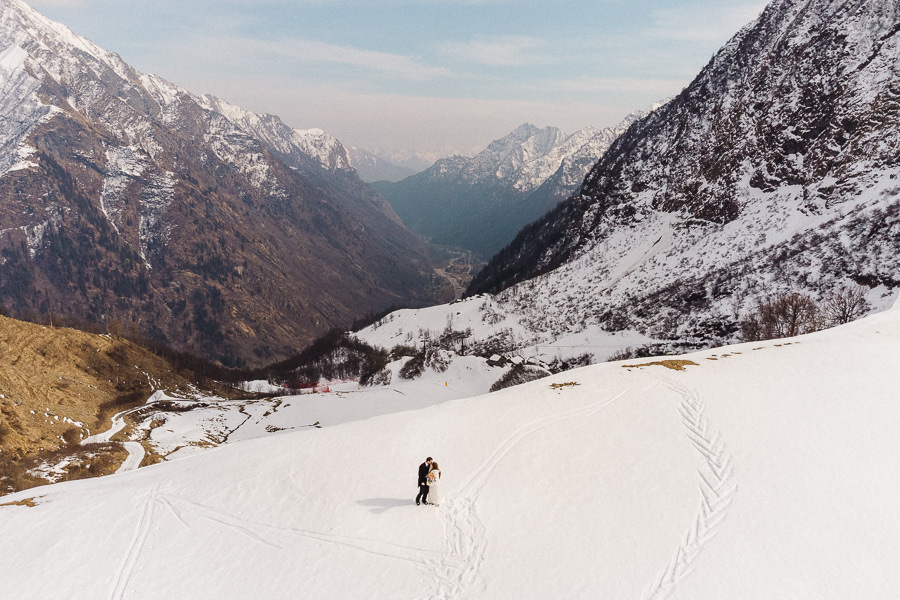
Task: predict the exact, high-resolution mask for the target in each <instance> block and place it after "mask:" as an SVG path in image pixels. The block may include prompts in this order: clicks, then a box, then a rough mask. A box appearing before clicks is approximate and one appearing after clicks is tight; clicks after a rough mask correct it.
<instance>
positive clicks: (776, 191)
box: [470, 0, 900, 343]
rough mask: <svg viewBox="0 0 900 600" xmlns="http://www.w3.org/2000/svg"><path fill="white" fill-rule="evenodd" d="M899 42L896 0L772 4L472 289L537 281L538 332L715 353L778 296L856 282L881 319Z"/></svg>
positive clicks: (526, 288) (894, 262)
mask: <svg viewBox="0 0 900 600" xmlns="http://www.w3.org/2000/svg"><path fill="white" fill-rule="evenodd" d="M898 32H900V7H898V4H897V3H896V2H869V1H867V0H854V1H851V2H843V1H837V0H835V1H827V2H806V1H803V0H776V1H774V2H772V3H771V4H770V5H769V6H768V7H767V8H766V9H765V11H764V12H763V13H762V15H761V16H760V17H759V19H757V20H756V21H754V22H753V23H751V24H749V25H748V26H747V27H745V28H744V29H742V30H741V31H740V32H739V33H738V34H737V35H735V37H734V38H733V39H732V40H731V41H730V42H729V43H728V44H726V45H725V47H723V48H722V49H721V50H720V52H719V53H717V55H716V56H715V57H714V58H713V59H712V60H711V61H710V63H709V64H708V65H707V66H706V68H704V69H703V71H702V72H701V73H700V74H699V75H698V76H697V78H696V79H695V80H694V81H693V82H692V83H691V85H690V86H688V87H687V88H686V89H685V90H684V92H683V93H682V94H680V95H679V96H678V97H676V98H675V99H673V100H671V101H670V102H669V103H667V104H666V105H665V106H663V107H661V108H659V109H658V110H656V111H654V112H653V113H651V114H650V115H648V116H647V117H645V118H643V119H641V120H640V121H638V122H636V123H635V124H634V125H633V126H632V127H630V128H629V129H628V131H627V132H626V133H625V134H623V135H622V136H621V137H619V138H618V140H617V141H616V142H615V143H614V144H613V145H612V147H611V148H610V149H609V150H608V151H607V152H606V153H605V154H604V155H603V158H602V159H601V160H600V161H599V162H598V163H597V165H595V167H594V168H593V169H592V170H591V172H590V173H589V175H588V176H587V177H586V179H585V181H584V185H583V187H582V189H581V192H580V194H579V195H576V196H573V197H572V198H570V199H569V200H567V201H565V202H563V203H561V204H560V205H559V206H558V207H557V208H555V209H554V210H553V211H552V212H551V213H549V214H547V215H546V216H545V217H543V218H542V219H540V220H538V221H536V222H535V223H534V224H532V225H530V226H529V227H528V228H526V229H524V230H523V231H522V232H521V234H520V235H519V236H518V237H517V238H516V239H515V240H514V241H513V242H512V243H511V244H510V245H509V246H507V247H506V248H504V249H503V250H501V251H500V252H498V253H497V255H496V256H495V257H494V258H493V259H492V260H491V262H490V263H489V264H488V266H487V267H486V268H485V270H484V271H482V272H481V273H479V274H478V275H476V277H475V279H474V281H473V284H472V286H471V287H470V293H481V292H491V293H496V292H498V291H500V290H504V289H507V288H510V286H512V285H514V284H516V283H518V282H522V281H526V280H528V281H527V282H526V283H524V284H522V287H521V289H519V290H517V291H515V292H513V291H512V290H507V291H509V292H510V293H511V294H515V295H516V296H518V297H519V298H521V299H522V301H523V303H525V304H528V307H527V309H526V310H527V311H528V312H530V313H531V314H532V315H534V317H535V318H536V319H537V318H547V320H549V321H551V322H552V321H554V320H556V321H558V320H559V318H560V317H561V316H563V315H565V316H569V315H573V314H574V315H576V316H575V318H576V319H578V320H579V321H580V322H581V325H580V326H581V327H586V326H589V325H599V326H602V327H605V328H607V329H610V330H618V329H621V328H631V329H638V330H640V331H642V332H644V333H645V334H647V335H650V336H653V337H663V338H670V339H685V338H694V339H697V340H701V341H705V342H707V343H710V342H711V341H712V340H715V339H729V338H731V339H733V337H732V336H734V334H735V333H736V330H737V328H738V323H739V322H740V320H741V319H742V318H744V317H745V316H746V315H747V314H748V313H749V312H750V311H752V310H754V309H755V307H756V304H757V302H758V301H760V300H767V299H770V298H771V297H772V296H774V295H776V294H782V293H788V292H801V293H805V294H808V295H810V296H812V297H814V298H816V299H820V298H822V297H823V296H824V295H825V294H828V293H830V292H831V291H833V290H835V289H838V288H840V287H842V286H845V285H853V284H859V285H862V286H865V287H867V288H868V289H869V295H870V302H871V303H872V304H873V306H876V307H884V306H885V303H886V301H887V299H888V298H890V297H891V293H890V292H891V291H893V290H896V289H897V288H898V287H900V279H898V277H897V272H898V268H900V262H898V256H900V221H898V215H900V162H898V156H900V150H898V149H900V135H898V132H900V87H898V86H900V35H898ZM554 269H556V271H554ZM885 292H888V293H885ZM550 314H552V315H554V316H552V317H551V316H549V315H550Z"/></svg>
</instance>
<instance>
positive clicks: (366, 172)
mask: <svg viewBox="0 0 900 600" xmlns="http://www.w3.org/2000/svg"><path fill="white" fill-rule="evenodd" d="M347 157H348V158H349V159H350V165H351V166H352V167H353V168H354V169H356V172H357V174H358V175H359V178H360V179H362V180H363V181H365V182H367V183H373V182H375V181H400V180H401V179H405V178H406V177H409V176H410V175H415V173H416V169H414V168H412V167H404V166H400V165H398V164H395V163H393V162H392V161H391V160H390V159H388V158H385V157H383V156H379V155H377V154H375V153H372V152H369V151H368V150H363V149H362V148H353V147H351V148H347Z"/></svg>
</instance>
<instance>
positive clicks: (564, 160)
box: [375, 112, 643, 258]
mask: <svg viewBox="0 0 900 600" xmlns="http://www.w3.org/2000/svg"><path fill="white" fill-rule="evenodd" d="M642 114H643V113H640V112H635V113H632V114H630V115H628V116H627V117H626V118H625V119H623V120H622V122H621V123H619V124H618V125H616V126H615V127H607V128H603V129H597V128H594V127H591V126H589V127H586V128H584V129H581V130H579V131H576V132H575V133H572V134H569V135H566V134H564V133H563V132H562V131H560V130H559V129H558V128H556V127H544V128H539V127H536V126H535V125H532V124H529V123H525V124H523V125H520V126H519V127H517V128H516V129H515V130H513V131H512V132H511V133H509V134H508V135H506V136H504V137H502V138H500V139H497V140H494V141H493V142H491V143H490V144H489V145H488V146H487V147H486V148H485V149H484V150H483V151H481V152H479V153H478V154H476V155H475V156H473V157H465V156H451V157H448V158H443V159H440V160H438V161H437V162H436V163H435V164H434V165H433V166H431V167H430V168H428V169H426V170H425V171H423V172H421V173H417V174H416V175H413V176H411V177H408V178H406V179H404V180H402V181H400V182H397V183H378V184H376V185H375V188H376V189H377V190H378V191H379V192H380V193H381V194H382V195H383V196H384V197H385V198H387V200H388V202H390V204H391V206H392V207H393V208H394V209H395V210H396V211H397V213H398V214H399V215H400V217H401V219H403V221H404V223H406V225H407V226H408V227H410V228H411V229H413V230H414V231H418V232H419V233H422V234H423V235H425V236H426V237H428V238H430V239H432V240H433V241H434V242H435V243H439V244H445V245H450V246H458V247H462V248H465V249H467V250H474V251H476V252H478V253H480V254H481V255H482V256H484V257H485V258H487V257H488V256H490V255H491V254H492V253H493V252H495V251H496V250H498V249H499V248H501V247H502V245H503V244H504V243H506V242H507V241H509V240H511V239H512V237H513V236H514V235H515V234H516V233H517V232H518V230H519V229H521V227H523V226H524V225H526V224H527V223H530V222H531V221H532V220H534V219H537V218H538V217H540V216H541V215H543V214H544V213H545V212H547V211H548V210H550V209H551V208H553V207H554V206H555V205H556V204H557V203H558V202H559V201H560V200H562V199H564V198H566V197H567V196H569V195H570V194H572V193H573V192H574V191H576V190H577V188H578V186H579V185H580V184H581V182H582V180H583V179H584V176H585V174H586V173H587V172H588V170H589V169H590V168H591V166H592V165H593V164H594V163H595V162H596V161H597V159H598V158H599V157H600V156H602V155H603V152H605V151H606V149H607V148H608V147H609V145H610V144H612V142H613V141H614V140H615V139H616V138H617V137H618V136H619V135H621V134H622V133H623V132H624V131H625V130H626V129H627V128H628V126H630V125H631V123H633V122H634V121H635V120H637V119H638V118H639V117H640V116H641V115H642Z"/></svg>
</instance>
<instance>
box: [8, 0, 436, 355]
mask: <svg viewBox="0 0 900 600" xmlns="http://www.w3.org/2000/svg"><path fill="white" fill-rule="evenodd" d="M0 149H2V153H0V199H2V203H0V257H2V258H0V302H2V304H3V305H4V306H5V307H6V309H7V310H8V311H10V312H11V313H12V314H15V315H20V316H25V317H28V316H33V315H35V314H48V313H55V314H57V315H59V314H66V315H69V316H71V317H74V318H78V319H81V320H88V321H94V322H101V323H102V322H109V321H114V320H117V321H121V322H123V323H124V324H125V325H126V326H129V327H130V326H132V325H133V326H134V327H136V328H137V329H139V330H141V331H143V332H144V333H145V334H146V335H148V336H149V337H150V338H152V339H154V340H156V341H161V342H164V343H167V344H169V345H171V346H174V347H176V348H178V349H181V350H189V351H192V352H195V353H198V354H202V355H204V356H206V357H208V358H211V359H216V360H220V361H222V362H224V363H226V364H233V365H240V364H246V365H260V364H265V363H268V362H270V361H273V360H275V359H280V358H284V357H286V356H288V355H290V354H292V353H293V352H295V351H296V349H297V348H298V347H302V346H303V345H304V344H305V343H307V342H308V341H310V340H311V339H312V338H313V337H315V336H316V335H317V334H321V333H322V332H323V331H325V330H327V329H328V328H329V327H331V326H334V325H341V324H346V323H349V322H351V321H352V320H354V319H356V318H358V317H359V316H361V315H363V314H365V313H367V312H371V311H379V310H382V309H384V308H386V307H388V306H390V305H393V304H418V303H425V302H432V301H434V300H435V299H437V298H440V297H441V295H440V294H441V293H442V292H441V285H442V284H441V282H440V281H439V280H436V278H435V276H434V273H433V270H432V265H431V258H430V257H429V254H428V252H429V250H428V248H427V246H426V245H425V244H424V243H423V242H422V241H421V240H420V239H419V238H418V237H417V236H415V235H413V234H412V233H411V232H409V231H408V230H406V229H405V228H404V227H403V226H402V223H401V222H400V220H399V218H398V217H397V215H396V213H394V211H393V210H392V209H391V208H390V206H389V205H388V204H387V203H386V202H385V201H384V200H382V199H381V198H380V197H378V196H377V194H375V193H374V192H373V191H372V190H371V189H370V188H369V187H368V186H366V185H365V184H364V183H363V182H362V181H361V180H360V179H359V178H358V176H357V175H356V173H355V172H354V171H353V169H352V167H351V166H350V162H349V158H348V156H347V150H346V149H345V148H344V146H343V145H341V144H340V142H339V141H337V140H336V139H335V138H334V137H332V136H330V135H328V134H327V133H325V132H323V131H321V130H318V129H311V130H296V129H292V128H290V127H289V126H287V125H285V124H284V123H283V122H282V121H281V120H280V119H278V118H277V117H275V116H271V115H260V114H255V113H252V112H249V111H246V110H243V109H241V108H239V107H236V106H233V105H230V104H228V103H226V102H224V101H222V100H219V99H217V98H214V97H211V96H199V95H195V94H192V93H190V92H188V91H186V90H184V89H182V88H179V87H178V86H176V85H173V84H171V83H169V82H167V81H165V80H163V79H162V78H160V77H157V76H154V75H146V74H142V73H139V72H138V71H136V70H135V69H133V68H132V67H130V66H129V65H127V64H126V63H125V62H123V61H122V60H121V59H120V58H119V57H118V56H117V55H115V54H112V53H109V52H106V51H104V50H102V49H100V48H98V47H97V46H95V45H94V44H93V43H91V42H90V41H88V40H86V39H84V38H81V37H79V36H77V35H75V34H74V33H72V32H71V31H70V30H68V29H67V28H65V27H64V26H62V25H59V24H57V23H54V22H52V21H49V20H47V19H46V18H44V17H43V16H41V15H40V14H38V13H37V12H35V11H34V10H32V9H31V8H30V7H28V6H27V5H26V4H24V3H23V2H21V1H20V0H0Z"/></svg>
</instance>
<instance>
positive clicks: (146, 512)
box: [109, 488, 158, 600]
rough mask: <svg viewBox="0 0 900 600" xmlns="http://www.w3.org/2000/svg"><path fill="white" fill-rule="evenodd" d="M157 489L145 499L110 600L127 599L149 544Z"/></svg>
mask: <svg viewBox="0 0 900 600" xmlns="http://www.w3.org/2000/svg"><path fill="white" fill-rule="evenodd" d="M157 493H158V491H157V488H153V490H151V491H150V493H149V494H148V495H147V497H146V498H145V499H144V506H143V508H142V510H141V516H140V519H138V524H137V528H136V529H135V532H134V538H132V540H131V544H130V545H129V547H128V551H127V552H126V553H125V557H124V559H123V560H122V566H121V567H119V573H118V575H117V577H116V583H115V586H114V587H113V590H112V593H111V594H110V596H109V598H110V600H122V598H124V597H125V590H126V589H127V587H128V581H129V580H130V579H131V574H132V573H133V572H134V567H135V566H136V565H137V564H138V559H139V558H140V556H141V551H142V550H143V548H144V544H145V543H146V542H147V535H148V534H149V533H150V526H151V525H152V524H153V509H154V507H155V506H156V503H157Z"/></svg>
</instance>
